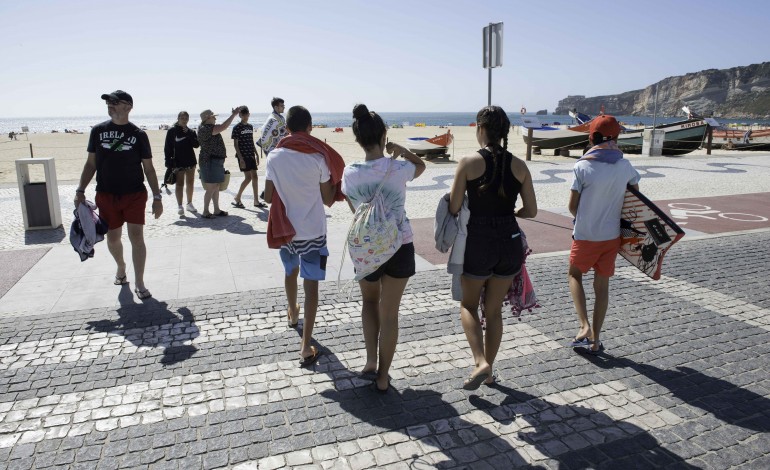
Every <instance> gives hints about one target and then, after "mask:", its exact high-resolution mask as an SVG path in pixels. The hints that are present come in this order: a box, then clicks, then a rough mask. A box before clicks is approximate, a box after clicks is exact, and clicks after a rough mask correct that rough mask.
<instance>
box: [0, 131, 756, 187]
mask: <svg viewBox="0 0 770 470" xmlns="http://www.w3.org/2000/svg"><path fill="white" fill-rule="evenodd" d="M475 129H476V128H475V127H471V126H450V127H447V128H441V127H438V126H428V127H414V126H409V127H404V128H396V129H389V130H388V138H389V139H390V140H391V141H394V142H397V143H400V144H406V143H407V142H408V139H409V138H410V137H434V136H436V135H439V134H443V133H445V132H446V131H447V130H451V132H452V134H454V136H455V138H454V144H453V146H450V148H449V153H450V155H451V157H450V159H448V160H447V159H444V158H439V159H435V160H429V161H428V164H429V165H447V164H450V165H451V164H454V163H455V162H456V161H457V160H458V159H459V158H460V157H462V156H463V155H467V154H469V153H472V152H474V151H475V150H477V149H478V143H477V142H476V132H475ZM521 132H522V129H521V128H520V127H513V128H512V129H511V132H510V134H509V135H508V148H509V150H511V152H512V153H513V154H514V155H517V156H519V157H521V158H524V156H525V155H526V148H527V147H526V144H525V143H524V140H523V139H522V135H521ZM524 132H526V130H525V131H524ZM147 134H148V136H149V138H150V144H151V145H152V152H153V161H154V163H155V168H156V169H158V177H159V178H160V177H162V176H163V172H164V171H165V165H164V157H163V144H164V141H165V137H166V131H161V130H148V131H147ZM313 135H314V136H315V137H318V138H319V139H322V140H324V141H326V142H327V143H329V144H330V145H331V146H332V147H334V148H335V149H336V150H337V151H338V152H339V153H340V154H341V155H342V156H343V158H344V159H345V161H346V162H354V161H357V160H359V159H362V158H363V152H362V151H361V148H360V147H359V146H358V144H356V142H355V137H354V136H353V131H352V129H351V128H350V127H345V128H343V131H342V132H334V129H333V128H315V129H313ZM228 137H229V134H228V135H226V136H225V144H226V146H227V149H228V157H230V158H228V159H227V160H226V161H225V167H226V168H228V169H229V170H230V171H231V172H232V173H237V172H238V165H237V163H236V160H235V158H234V156H235V151H234V150H233V147H232V141H231V140H230V139H229V138H228ZM30 144H31V145H32V152H33V154H34V157H35V158H39V157H54V158H55V159H56V176H57V179H58V181H59V183H65V182H76V181H77V180H78V179H79V178H80V173H81V171H82V169H83V163H84V162H85V159H86V147H87V144H88V134H87V133H84V134H64V133H50V134H42V133H40V134H22V135H19V137H18V140H13V141H11V140H9V139H8V137H7V136H2V137H0V185H2V186H4V187H8V186H15V185H16V184H17V183H16V168H15V163H14V162H15V160H17V159H20V158H29V157H30ZM572 153H573V155H574V154H575V151H573V152H572ZM705 153H706V151H705V150H704V149H700V150H696V151H695V152H692V153H690V154H688V155H691V156H695V155H705ZM741 153H743V154H750V153H751V152H739V151H734V150H733V151H728V150H715V151H714V152H713V154H714V155H736V154H741ZM631 158H643V157H639V156H631ZM532 159H533V160H561V161H564V160H567V159H566V158H564V157H558V156H553V152H552V151H544V154H543V155H533V157H532ZM31 168H32V169H33V172H32V175H31V176H32V179H33V181H42V180H43V177H42V166H38V165H34V166H32V167H31ZM38 170H39V172H40V173H39V174H36V173H34V172H35V171H38ZM259 171H260V173H261V174H263V173H264V165H260V169H259Z"/></svg>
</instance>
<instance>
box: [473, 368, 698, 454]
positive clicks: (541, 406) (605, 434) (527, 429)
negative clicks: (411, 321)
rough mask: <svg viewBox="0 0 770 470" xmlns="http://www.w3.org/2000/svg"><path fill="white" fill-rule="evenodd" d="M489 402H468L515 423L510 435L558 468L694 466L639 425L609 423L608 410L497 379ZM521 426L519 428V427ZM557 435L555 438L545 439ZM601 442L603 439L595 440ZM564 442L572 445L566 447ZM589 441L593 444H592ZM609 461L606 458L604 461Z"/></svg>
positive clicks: (504, 421)
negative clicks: (552, 399)
mask: <svg viewBox="0 0 770 470" xmlns="http://www.w3.org/2000/svg"><path fill="white" fill-rule="evenodd" d="M491 388H493V389H494V390H496V391H497V392H499V393H497V394H494V395H495V398H498V399H499V398H500V397H501V396H502V398H503V400H502V401H501V402H499V403H494V402H492V401H489V400H487V399H485V398H481V397H479V396H478V395H471V397H470V399H469V401H470V403H471V404H472V405H473V406H475V407H476V408H477V409H479V410H482V411H484V412H486V413H488V414H489V415H490V416H491V417H492V418H494V419H495V421H497V422H499V423H500V424H503V425H510V424H511V423H514V422H516V424H518V427H519V429H520V430H519V432H518V435H517V436H516V438H517V439H518V440H521V441H524V442H526V443H527V444H530V445H532V446H534V447H535V448H536V449H537V450H538V451H539V452H540V453H542V454H543V455H545V456H547V457H549V458H552V459H556V460H558V461H559V464H560V465H559V468H565V467H566V468H597V467H599V466H605V465H607V464H609V465H610V466H611V467H612V468H661V467H664V466H673V467H676V468H698V467H695V466H692V465H689V464H687V463H686V462H685V461H684V460H683V459H682V458H681V457H680V456H678V455H676V454H674V453H673V452H671V451H669V450H667V449H665V448H664V447H662V446H661V445H660V443H658V441H657V440H656V439H655V438H654V437H653V436H651V435H650V434H649V433H648V432H647V431H645V430H644V429H641V428H639V427H638V426H636V425H633V424H631V423H627V422H621V421H615V420H614V419H612V418H611V417H610V416H609V415H608V414H606V413H603V412H601V411H597V410H594V409H591V408H586V407H583V406H578V405H561V404H556V403H552V402H549V401H548V400H544V399H542V398H539V397H536V396H533V395H530V394H528V393H525V392H520V391H517V390H514V389H512V388H509V387H506V386H505V385H502V384H500V383H495V384H494V385H492V386H491ZM521 428H524V429H523V430H522V429H521ZM554 435H556V436H559V438H560V440H559V441H554V440H553V439H549V437H551V436H554ZM599 440H603V442H596V441H599ZM565 441H568V442H569V443H570V444H571V445H572V446H574V447H578V448H577V449H571V450H570V449H569V447H567V446H566V445H564V443H563V442H565ZM592 441H593V442H592ZM608 459H609V461H608Z"/></svg>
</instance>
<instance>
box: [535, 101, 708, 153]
mask: <svg viewBox="0 0 770 470" xmlns="http://www.w3.org/2000/svg"><path fill="white" fill-rule="evenodd" d="M687 111H689V110H687ZM569 115H570V116H571V117H572V118H573V119H575V121H577V122H578V125H577V126H573V127H569V128H567V129H561V128H556V127H541V128H539V129H533V132H532V145H533V146H535V147H540V148H541V149H562V148H564V149H571V148H584V147H585V146H587V145H589V143H588V130H589V129H590V127H591V117H590V116H588V115H585V114H582V113H578V112H577V111H576V110H572V111H570V112H569ZM655 128H656V129H662V130H663V131H664V132H665V135H664V140H663V150H662V153H663V155H684V154H686V153H690V152H692V151H693V150H695V149H697V148H699V147H700V146H701V144H702V143H703V138H704V136H705V135H706V130H707V129H708V126H707V123H706V121H704V120H703V118H701V117H700V116H697V115H696V116H694V117H692V118H691V119H687V120H684V121H678V122H673V123H671V124H660V125H657V126H655ZM622 129H623V131H622V133H621V134H620V136H618V147H620V149H621V150H622V151H623V152H624V153H630V154H640V153H642V137H643V134H644V130H643V129H626V128H625V127H622ZM524 142H525V143H529V142H528V138H527V135H526V134H525V135H524Z"/></svg>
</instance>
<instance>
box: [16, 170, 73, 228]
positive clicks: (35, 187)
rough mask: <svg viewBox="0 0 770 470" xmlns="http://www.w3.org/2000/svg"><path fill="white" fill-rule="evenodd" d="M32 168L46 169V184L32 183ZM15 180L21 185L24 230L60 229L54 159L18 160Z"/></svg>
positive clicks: (43, 182) (59, 209)
mask: <svg viewBox="0 0 770 470" xmlns="http://www.w3.org/2000/svg"><path fill="white" fill-rule="evenodd" d="M31 165H43V172H44V174H45V181H35V182H33V181H31V180H30V175H29V170H30V166H31ZM16 177H17V179H18V182H19V198H20V199H21V213H22V216H23V218H24V229H25V230H36V229H47V228H57V227H61V225H62V222H61V207H60V206H59V185H58V183H57V182H56V164H55V163H54V159H53V158H51V157H48V158H22V159H19V160H16Z"/></svg>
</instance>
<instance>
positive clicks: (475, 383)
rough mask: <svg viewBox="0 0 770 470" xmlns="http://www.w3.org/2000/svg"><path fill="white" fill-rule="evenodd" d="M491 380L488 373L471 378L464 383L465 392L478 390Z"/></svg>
mask: <svg viewBox="0 0 770 470" xmlns="http://www.w3.org/2000/svg"><path fill="white" fill-rule="evenodd" d="M488 378H489V373H488V372H482V373H481V374H478V375H477V376H475V377H474V376H470V377H468V379H467V380H466V381H465V382H463V390H477V389H478V388H479V387H481V383H482V382H483V381H485V380H487V379H488Z"/></svg>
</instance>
